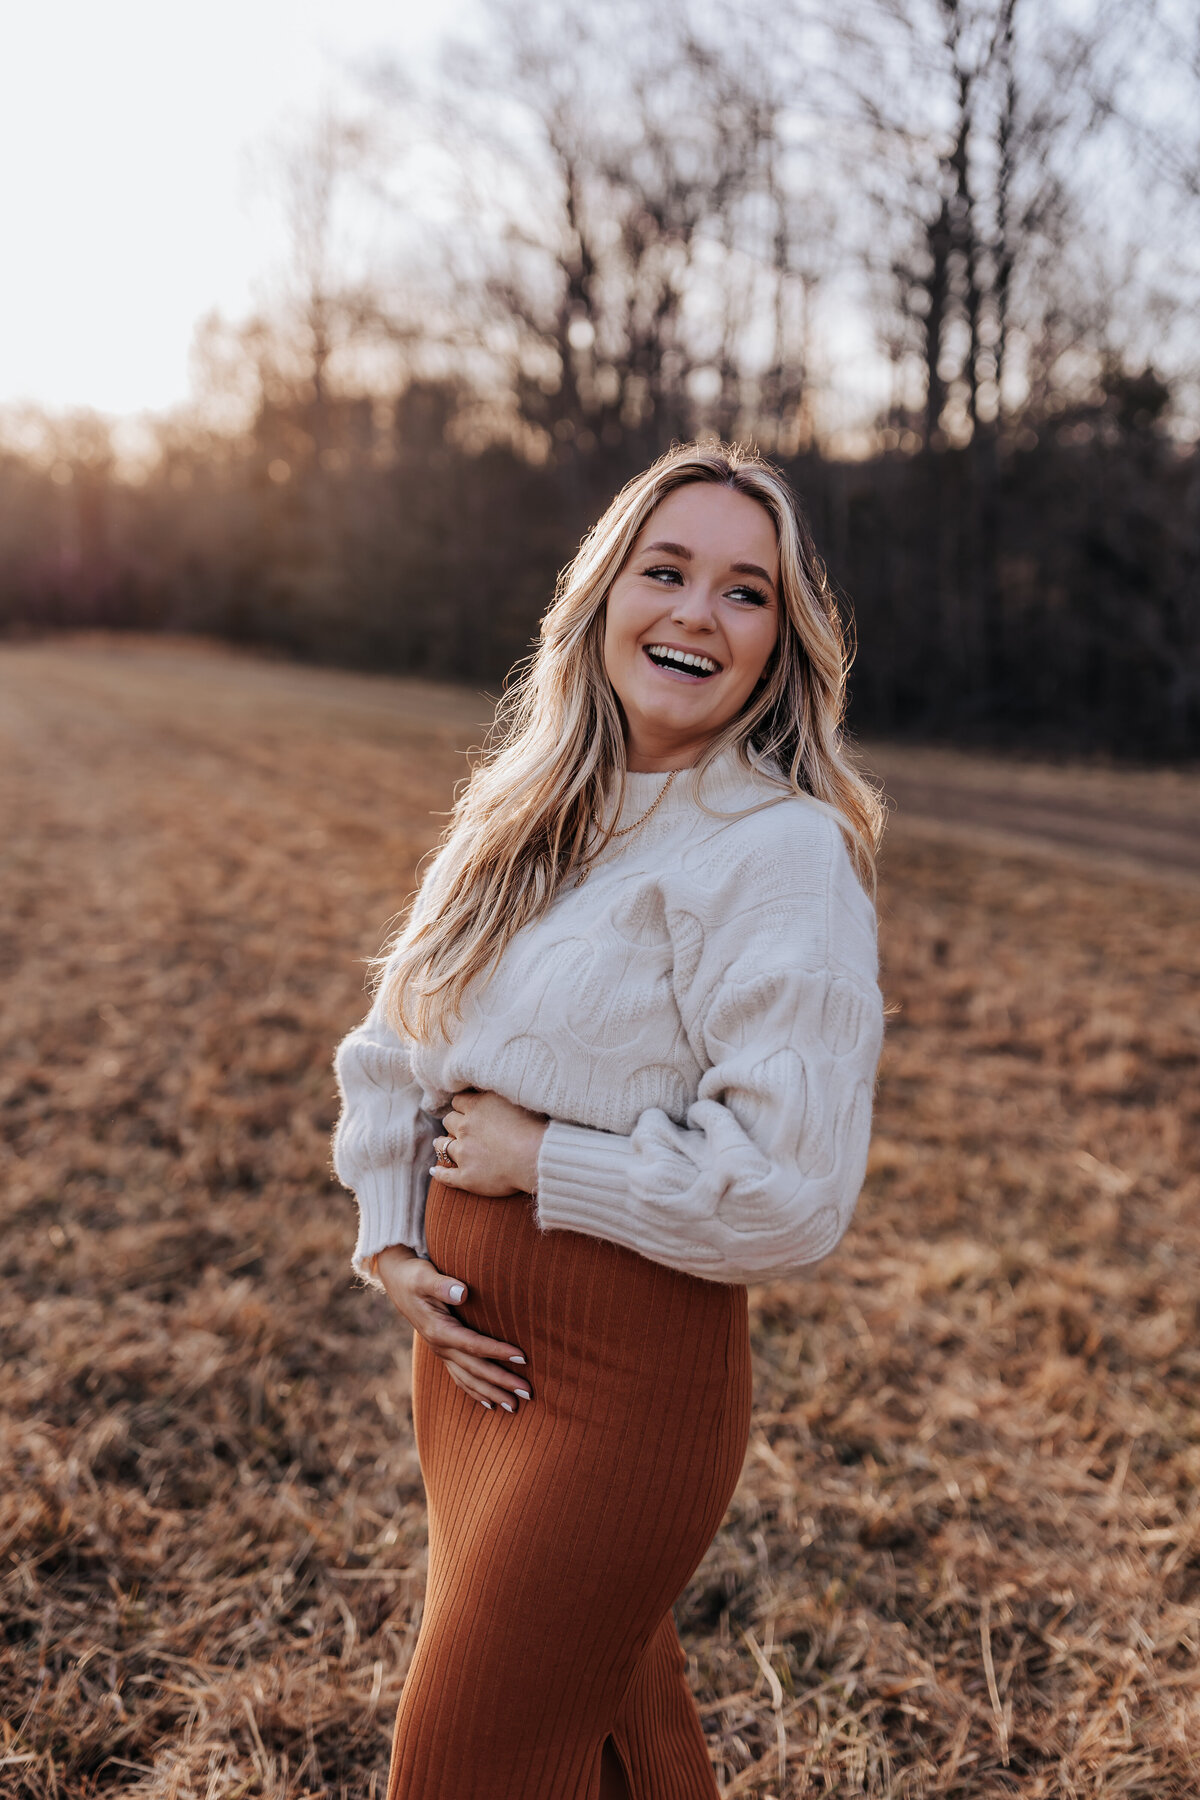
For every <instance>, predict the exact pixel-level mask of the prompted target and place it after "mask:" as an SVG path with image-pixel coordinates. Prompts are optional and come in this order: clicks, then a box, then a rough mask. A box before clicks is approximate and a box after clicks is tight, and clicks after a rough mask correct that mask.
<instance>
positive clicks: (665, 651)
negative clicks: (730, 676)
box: [646, 644, 720, 675]
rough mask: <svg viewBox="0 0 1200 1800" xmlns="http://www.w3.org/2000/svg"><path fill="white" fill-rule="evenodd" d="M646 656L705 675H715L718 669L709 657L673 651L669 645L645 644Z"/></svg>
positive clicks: (684, 651) (716, 664) (686, 651)
mask: <svg viewBox="0 0 1200 1800" xmlns="http://www.w3.org/2000/svg"><path fill="white" fill-rule="evenodd" d="M646 654H647V655H648V656H659V657H662V659H663V660H664V662H673V663H677V664H678V665H679V667H680V668H684V669H701V670H703V672H704V673H705V674H706V675H715V674H716V672H717V670H718V669H719V668H720V664H719V663H715V662H714V661H713V660H712V658H711V656H694V655H693V654H692V652H691V651H690V650H673V649H672V648H671V647H670V645H669V644H647V645H646Z"/></svg>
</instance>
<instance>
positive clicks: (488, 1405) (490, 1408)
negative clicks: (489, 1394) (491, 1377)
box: [479, 1400, 492, 1412]
mask: <svg viewBox="0 0 1200 1800" xmlns="http://www.w3.org/2000/svg"><path fill="white" fill-rule="evenodd" d="M479 1404H480V1406H486V1407H487V1409H488V1411H489V1412H491V1410H492V1403H491V1401H490V1400H481V1401H480V1402H479Z"/></svg>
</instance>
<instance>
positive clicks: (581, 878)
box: [575, 769, 679, 887]
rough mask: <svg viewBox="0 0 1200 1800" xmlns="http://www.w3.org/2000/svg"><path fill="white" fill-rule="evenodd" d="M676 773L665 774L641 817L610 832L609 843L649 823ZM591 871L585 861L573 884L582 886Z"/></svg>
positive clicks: (629, 835) (628, 835) (676, 770)
mask: <svg viewBox="0 0 1200 1800" xmlns="http://www.w3.org/2000/svg"><path fill="white" fill-rule="evenodd" d="M678 773H679V770H678V769H672V770H671V772H670V774H669V775H668V776H667V779H666V780H665V781H664V782H663V784H662V788H661V790H660V792H659V795H658V798H657V799H656V800H655V801H654V803H653V805H651V806H648V807H647V808H646V810H645V812H644V813H643V814H642V816H641V818H640V819H635V820H634V821H633V824H632V825H622V827H621V829H620V831H614V832H612V833H611V834H610V837H609V842H610V843H612V842H613V841H614V840H615V839H616V838H624V837H634V836H636V834H637V833H638V832H639V831H640V830H641V829H642V826H643V825H648V824H649V822H650V820H651V819H652V818H653V817H654V815H655V813H656V812H657V811H658V809H659V807H660V806H661V805H662V803H663V801H664V800H665V799H666V797H667V795H668V794H669V793H670V791H671V783H672V782H673V781H674V779H675V777H676V775H678ZM591 872H592V866H591V864H590V863H585V864H584V866H583V869H582V870H581V872H580V873H579V874H578V875H577V876H576V877H575V886H576V887H582V886H583V884H584V882H585V881H586V880H587V878H588V876H589V875H590V874H591Z"/></svg>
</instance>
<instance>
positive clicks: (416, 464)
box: [0, 0, 1200, 757]
mask: <svg viewBox="0 0 1200 1800" xmlns="http://www.w3.org/2000/svg"><path fill="white" fill-rule="evenodd" d="M747 5H748V9H749V10H748V13H747V18H746V19H745V20H743V21H742V29H741V31H740V34H739V35H738V37H737V38H736V39H735V40H730V39H727V38H723V37H722V36H721V35H720V29H721V27H720V19H719V17H718V18H717V20H716V22H715V24H714V32H715V33H716V35H710V36H709V37H705V36H704V35H703V32H702V30H701V28H700V26H699V25H698V24H697V22H696V21H697V15H696V12H695V9H694V8H688V7H684V6H682V5H681V4H678V3H677V0H654V4H641V5H639V6H636V7H633V6H630V5H628V4H627V3H626V0H613V4H612V5H611V6H610V7H608V8H605V9H596V8H590V9H589V8H587V7H585V6H583V5H582V4H580V3H579V0H560V3H559V4H557V5H555V6H548V5H546V4H544V3H543V0H524V3H523V4H522V5H520V6H517V5H515V4H512V3H511V0H493V4H492V7H491V12H492V14H493V18H494V21H495V23H496V26H497V31H496V36H495V39H494V41H492V42H491V43H490V44H488V45H486V46H484V47H482V48H480V47H478V46H476V48H475V49H474V50H473V51H472V52H471V53H470V54H469V55H468V54H465V53H462V52H460V53H459V54H458V55H457V56H456V57H455V58H454V59H453V60H452V61H451V62H450V63H449V64H448V65H447V68H446V69H445V70H444V71H443V72H442V74H441V75H440V76H438V77H437V79H436V80H435V81H434V82H433V84H432V86H431V87H430V88H429V90H428V91H427V92H419V91H417V90H415V89H414V87H413V84H412V82H411V81H410V80H402V79H401V78H400V77H399V76H398V75H397V74H396V72H395V71H394V70H389V69H386V68H381V69H380V70H378V71H377V72H376V73H375V75H374V77H373V78H372V81H371V83H370V84H369V93H368V96H367V100H366V101H365V102H364V111H363V114H362V116H361V117H358V118H355V119H345V118H337V117H334V116H332V115H329V114H326V115H324V116H323V117H322V118H321V119H319V120H318V121H317V122H316V125H315V126H314V128H313V129H312V131H311V132H310V133H309V134H308V135H307V136H306V137H304V138H303V139H301V140H298V141H296V142H293V143H292V144H291V145H290V146H285V147H284V149H283V150H282V151H281V153H280V155H279V158H278V162H277V175H278V180H279V183H280V188H281V194H282V198H283V201H284V203H285V206H286V210H287V218H288V221H289V225H290V230H291V242H292V262H291V267H290V272H289V278H288V282H287V285H286V287H285V288H284V290H283V291H282V292H281V294H280V296H279V298H278V302H277V303H276V304H275V305H274V307H273V308H271V309H268V310H267V311H265V312H264V313H263V314H262V315H261V316H259V317H257V318H254V319H250V320H247V321H243V322H242V323H241V324H240V325H236V326H231V325H228V324H226V323H225V322H223V321H221V320H219V319H213V320H210V321H208V322H207V324H206V326H205V328H204V330H203V331H202V333H201V335H200V339H199V342H198V353H197V367H198V372H199V384H200V393H199V397H198V403H197V406H196V407H195V408H194V409H193V410H192V411H191V412H190V413H186V414H181V415H180V416H179V417H178V418H175V419H169V420H164V421H159V422H158V424H157V425H156V426H155V427H154V441H153V445H152V447H151V449H150V450H149V451H147V450H146V449H145V446H143V451H142V454H141V458H140V466H139V467H137V468H136V469H135V470H132V471H131V470H130V469H129V468H128V467H125V466H123V465H121V464H119V463H118V461H117V458H116V452H115V450H114V443H113V437H112V434H111V432H110V431H109V429H108V428H107V427H106V426H105V424H104V423H103V422H102V421H100V420H97V419H94V418H86V417H80V418H77V419H73V420H60V421H54V422H51V421H41V422H40V423H38V422H35V426H36V428H34V427H31V426H30V422H29V421H28V420H26V421H25V435H24V438H23V439H21V440H20V443H19V444H18V442H17V440H16V439H15V438H13V437H12V434H11V433H10V439H11V442H12V447H10V448H9V450H8V451H6V452H3V453H0V629H6V630H8V631H15V630H44V629H50V628H54V627H59V626H81V625H101V626H111V627H138V628H141V629H163V630H173V631H200V632H211V633H218V634H220V635H221V636H224V637H228V638H232V639H235V640H240V641H244V642H252V643H258V644H267V645H273V646H276V647H278V648H279V649H281V650H283V651H286V652H288V653H289V654H293V655H296V656H303V657H311V658H319V659H322V660H333V661H339V662H344V663H347V664H353V665H356V666H363V667H376V668H381V669H390V670H403V671H409V672H413V673H425V674H428V675H430V676H437V677H443V678H449V679H453V680H460V681H465V682H472V683H477V684H480V685H490V686H495V685H496V684H497V683H498V682H499V681H500V680H501V679H502V678H503V675H504V673H505V672H506V670H507V669H508V668H509V667H510V666H511V664H512V663H513V662H514V661H515V660H516V659H517V658H518V657H520V656H522V655H523V654H525V652H526V651H527V649H528V647H529V644H530V641H531V638H532V636H533V634H534V633H535V631H536V627H537V621H538V618H539V616H540V614H541V612H542V611H543V610H544V608H545V606H546V604H547V602H548V600H549V598H550V596H551V594H552V592H553V588H554V582H555V577H556V574H557V571H558V570H559V569H560V568H561V566H562V565H563V563H564V562H566V561H567V559H568V558H569V557H570V555H571V554H572V552H573V551H574V549H575V547H576V545H577V543H578V541H579V538H580V536H581V534H582V532H583V531H584V530H585V529H586V527H587V526H588V525H589V524H590V523H591V521H592V520H593V519H594V517H595V516H596V515H597V513H598V512H599V511H600V510H601V508H602V507H603V505H604V504H605V503H606V501H607V500H608V499H609V498H610V496H611V495H612V493H613V492H615V490H616V489H617V488H618V487H619V486H620V484H621V483H622V482H623V481H624V480H625V479H626V478H627V477H628V476H629V475H630V474H631V473H633V472H634V471H635V470H636V469H638V468H641V467H643V466H644V465H645V464H646V463H647V462H648V461H649V460H650V459H651V458H652V457H653V456H655V455H656V454H658V453H659V452H660V451H661V450H662V449H664V448H665V447H666V446H667V444H669V443H670V442H671V441H672V440H674V439H677V438H680V437H686V436H691V435H693V434H697V433H704V432H712V433H715V434H717V435H719V436H722V437H727V438H728V437H733V438H738V439H743V440H751V441H754V442H756V443H758V444H759V445H760V446H761V447H762V448H763V449H764V450H765V451H766V452H767V453H768V454H770V455H772V456H773V457H774V458H775V459H776V460H777V461H778V462H779V463H780V464H781V466H782V467H783V468H784V469H785V471H786V473H787V474H788V475H789V477H790V478H791V480H792V482H793V484H794V486H795V487H796V489H797V491H798V493H799V495H800V497H801V499H802V502H803V504H804V506H805V508H806V510H807V512H808V515H809V517H810V520H811V523H812V525H813V528H814V531H815V534H816V538H817V541H818V545H819V546H820V548H821V550H822V552H823V554H824V556H825V558H826V560H827V562H828V565H829V568H830V572H831V574H832V576H833V579H834V582H835V584H836V586H837V588H838V589H839V591H840V592H841V593H842V594H843V595H844V596H845V597H846V604H847V609H848V610H849V611H851V612H852V614H853V619H854V627H855V632H856V637H857V645H858V652H857V661H856V664H855V669H854V675H853V682H852V692H853V709H852V723H853V726H854V728H855V729H856V730H859V731H861V732H864V733H866V732H889V733H898V734H914V735H915V734H921V735H926V736H945V735H953V736H955V737H957V738H958V739H960V740H963V739H967V740H971V739H974V740H978V741H981V742H983V741H993V742H1017V741H1020V742H1026V743H1030V744H1036V745H1038V746H1039V747H1043V748H1046V747H1061V748H1078V749H1103V750H1105V751H1108V752H1110V753H1113V754H1117V755H1131V756H1144V757H1186V756H1191V755H1195V754H1196V753H1197V751H1198V750H1200V592H1198V589H1200V583H1198V580H1197V576H1198V571H1200V458H1198V456H1197V451H1196V447H1195V442H1194V438H1195V432H1194V428H1193V427H1190V426H1189V424H1188V420H1187V416H1186V415H1187V400H1188V395H1189V393H1190V388H1189V364H1188V361H1187V357H1188V354H1190V351H1189V348H1188V346H1189V345H1191V343H1192V339H1191V338H1190V337H1189V335H1188V333H1189V331H1192V330H1194V316H1192V315H1190V314H1189V310H1188V307H1189V299H1188V294H1187V292H1186V291H1185V286H1184V285H1180V284H1181V283H1182V282H1183V277H1182V275H1179V274H1178V271H1176V276H1177V280H1176V287H1175V289H1174V290H1173V294H1172V298H1171V299H1170V300H1168V299H1167V298H1164V289H1163V283H1162V280H1161V268H1157V266H1156V271H1155V273H1154V277H1153V281H1154V282H1155V283H1157V286H1155V287H1154V291H1153V293H1151V289H1150V287H1145V289H1144V291H1143V290H1137V289H1136V284H1134V283H1131V282H1130V281H1129V280H1125V281H1124V282H1123V283H1116V282H1113V281H1111V280H1109V279H1108V277H1106V276H1105V273H1104V268H1103V264H1102V258H1101V250H1102V249H1103V248H1105V247H1107V245H1108V244H1109V242H1110V240H1111V238H1112V235H1113V232H1114V230H1115V229H1116V227H1115V224H1114V220H1115V218H1116V214H1117V211H1119V212H1120V221H1121V228H1122V229H1123V230H1124V231H1125V232H1126V239H1125V248H1126V250H1127V251H1128V252H1129V256H1128V257H1127V259H1126V266H1127V267H1133V266H1134V264H1133V262H1132V261H1130V258H1131V257H1132V253H1133V249H1135V248H1136V243H1135V239H1134V237H1132V236H1129V233H1130V232H1132V231H1134V225H1135V224H1136V223H1137V221H1138V220H1142V221H1144V224H1145V228H1146V230H1147V231H1148V232H1149V233H1150V234H1151V235H1152V236H1153V233H1154V232H1156V231H1159V229H1160V227H1159V225H1158V223H1157V222H1156V217H1155V201H1154V196H1155V195H1162V196H1165V197H1166V198H1167V199H1169V202H1170V206H1171V208H1173V209H1174V211H1173V212H1172V218H1173V219H1175V220H1177V219H1178V217H1180V216H1182V213H1181V211H1180V209H1181V208H1185V207H1189V206H1193V205H1194V204H1195V203H1197V202H1200V177H1198V176H1197V172H1196V168H1197V166H1196V165H1195V164H1194V162H1192V161H1189V160H1188V155H1187V149H1186V145H1184V146H1182V147H1181V142H1180V140H1179V138H1178V134H1177V132H1174V128H1173V127H1170V128H1169V127H1168V126H1161V127H1160V125H1159V123H1158V114H1159V112H1161V113H1162V114H1163V117H1164V118H1165V117H1167V115H1168V112H1169V109H1166V108H1164V107H1161V106H1160V107H1158V108H1157V110H1156V107H1155V105H1154V104H1153V102H1154V101H1155V100H1156V99H1159V98H1161V94H1162V93H1163V92H1165V84H1167V83H1168V82H1175V83H1176V86H1175V88H1173V89H1172V92H1173V93H1175V94H1176V95H1178V94H1179V93H1181V92H1186V91H1190V90H1188V89H1187V83H1188V81H1189V80H1190V79H1191V76H1190V74H1189V67H1188V65H1187V64H1186V62H1185V61H1184V60H1183V59H1181V58H1180V57H1179V56H1178V55H1176V54H1175V49H1176V48H1177V45H1176V39H1175V38H1174V37H1173V36H1172V30H1173V24H1172V20H1173V15H1172V11H1171V6H1170V5H1169V4H1167V3H1166V0H1162V4H1159V3H1157V0H1130V4H1129V5H1128V6H1127V7H1125V8H1123V9H1120V10H1119V11H1118V12H1116V13H1114V12H1113V11H1112V9H1106V8H1103V7H1099V8H1098V9H1097V10H1096V14H1095V18H1094V19H1093V20H1092V22H1091V25H1090V26H1089V25H1088V22H1087V20H1086V19H1085V20H1084V22H1083V23H1082V24H1081V23H1080V14H1079V10H1078V8H1067V9H1066V10H1065V11H1064V12H1063V14H1062V16H1061V17H1060V16H1059V14H1058V11H1057V8H1056V7H1055V5H1053V4H1049V5H1047V6H1046V7H1045V8H1042V9H1039V11H1038V12H1036V13H1034V12H1033V11H1032V10H1031V9H1029V8H1026V7H1023V6H1020V5H1018V0H978V3H977V4H975V5H970V6H969V5H966V4H964V3H962V0H930V3H929V4H924V3H923V0H912V4H911V5H910V4H908V0H864V7H863V8H862V9H859V10H858V11H857V12H856V15H855V19H854V22H853V26H851V25H850V24H848V23H847V22H846V20H845V15H844V9H839V8H837V7H836V6H834V5H832V4H828V5H824V4H821V3H820V0H814V3H813V4H812V5H810V6H808V7H807V8H806V9H805V10H804V13H803V18H802V17H801V10H800V9H799V7H792V6H789V5H788V4H778V3H773V4H771V5H768V4H766V0H747ZM750 14H753V15H754V18H753V19H752V20H751V19H750ZM568 26H569V27H570V29H569V30H568V29H567V27H568ZM564 44H566V45H569V46H570V49H569V52H568V51H564V49H563V45H564ZM1139 58H1140V59H1141V60H1140V61H1139V60H1138V59H1139ZM822 59H824V62H823V60H822ZM1147 59H1149V62H1147ZM1135 66H1136V68H1137V69H1139V70H1140V75H1139V77H1138V80H1137V81H1135V82H1134V83H1133V85H1132V87H1131V86H1130V84H1129V71H1130V70H1131V69H1132V68H1135ZM831 71H832V74H833V75H836V82H833V81H832V79H831ZM1181 71H1182V73H1181ZM1155 83H1157V84H1158V85H1157V86H1155V85H1154V84H1155ZM1179 83H1182V84H1183V85H1182V87H1180V86H1179ZM1196 91H1198V92H1200V80H1198V81H1197V82H1196ZM1148 94H1149V95H1150V96H1151V102H1152V103H1151V104H1150V106H1149V110H1148V112H1147V110H1146V108H1145V107H1143V109H1142V111H1139V110H1138V105H1137V104H1136V102H1138V101H1139V98H1141V99H1144V98H1145V96H1146V95H1148ZM931 121H932V122H931ZM398 126H399V127H403V129H401V130H398V129H397V127H398ZM814 126H815V127H816V128H817V129H815V130H813V129H809V128H810V127H814ZM1173 133H1174V134H1173ZM400 140H402V142H400ZM398 142H400V147H399V148H397V143H398ZM414 146H415V147H416V148H415V149H414ZM414 155H416V156H418V159H419V160H418V161H417V162H416V163H415V164H414V162H413V160H412V158H413V156H414ZM1105 158H1107V161H1105ZM439 159H440V160H439ZM1097 169H1098V170H1099V174H1097ZM1089 171H1090V173H1089ZM1148 175H1152V177H1153V180H1152V181H1147V176H1148ZM418 177H419V179H418ZM1122 181H1123V182H1124V186H1122V185H1121V183H1122ZM435 191H436V195H437V202H436V207H434V208H433V209H432V210H430V209H429V208H427V209H426V211H425V213H423V214H422V213H421V210H420V205H419V204H418V200H417V199H415V198H414V195H423V194H424V193H426V192H435ZM1114 194H1115V195H1116V198H1115V199H1114ZM1131 195H1133V196H1135V197H1138V196H1140V208H1139V207H1133V208H1131V207H1130V206H1128V205H1125V204H1124V203H1123V202H1124V201H1128V200H1129V198H1130V196H1131ZM381 196H382V197H383V201H382V202H381V199H380V197H381ZM1122 197H1123V201H1122ZM1118 201H1122V205H1121V207H1119V208H1118V205H1117V202H1118ZM383 203H386V204H385V210H386V215H387V218H388V219H389V220H390V221H392V222H393V223H394V222H395V221H396V220H400V221H401V226H403V228H401V226H396V230H397V231H398V232H399V236H398V237H397V238H396V241H395V245H394V246H393V250H394V254H392V255H391V256H390V260H389V258H385V257H384V256H383V254H382V252H380V251H379V250H378V248H377V245H378V241H379V232H380V227H379V222H378V220H379V215H378V214H369V206H370V205H378V204H383ZM347 220H350V221H351V222H353V221H355V220H357V221H358V223H359V224H360V226H362V227H363V230H364V241H366V242H368V243H369V244H370V245H371V246H372V250H371V252H370V254H364V255H363V256H359V257H358V258H357V259H355V258H354V257H351V256H348V255H347V254H346V251H345V242H346V222H347ZM1131 220H1132V221H1133V223H1131V222H1130V221H1131ZM405 221H407V223H406V224H404V222H405ZM389 228H390V227H389ZM406 231H407V236H405V232H406ZM385 264H386V268H385ZM351 267H353V270H354V273H353V276H351V274H349V273H348V272H347V271H348V270H349V269H350V268H351ZM397 270H399V271H400V272H399V273H397ZM1151 285H1153V283H1152V284H1151ZM1151 301H1153V307H1154V313H1153V316H1154V320H1155V334H1154V343H1155V344H1156V345H1158V346H1159V347H1160V348H1161V350H1162V356H1159V355H1158V354H1149V353H1148V344H1147V338H1146V333H1145V330H1144V329H1143V322H1144V319H1145V317H1146V316H1147V311H1148V308H1150V305H1151ZM854 307H857V312H856V314H855V317H856V318H857V321H858V330H859V333H860V338H861V343H862V346H863V348H862V349H861V351H858V350H855V351H854V352H853V353H852V354H851V353H846V352H835V351H834V349H833V348H831V346H832V344H833V343H834V342H835V341H837V337H838V332H839V330H841V329H842V327H843V319H842V315H844V314H845V313H846V312H847V309H850V310H853V308H854ZM1189 317H1192V318H1193V323H1192V325H1191V326H1189V325H1188V323H1187V321H1188V318H1189ZM1181 344H1182V345H1183V350H1182V351H1181V350H1180V345H1181ZM1149 349H1153V345H1151V346H1149ZM1164 358H1165V359H1166V360H1165V361H1164ZM1172 358H1173V361H1172ZM847 359H848V360H850V361H856V360H862V361H870V362H871V364H872V367H873V368H874V370H875V388H876V390H877V392H876V397H875V398H874V399H873V400H871V401H870V402H869V403H867V402H866V401H863V400H861V399H860V401H859V403H858V413H859V419H860V423H859V425H858V426H857V428H856V430H855V431H854V432H849V431H848V430H847V429H846V428H845V425H844V418H845V415H846V410H847V409H846V402H845V389H846V385H847V384H846V381H845V380H844V377H845V375H846V368H845V366H844V364H845V363H846V361H847ZM850 385H853V384H852V383H851V384H850ZM839 419H840V420H842V421H843V422H842V423H841V424H839Z"/></svg>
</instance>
